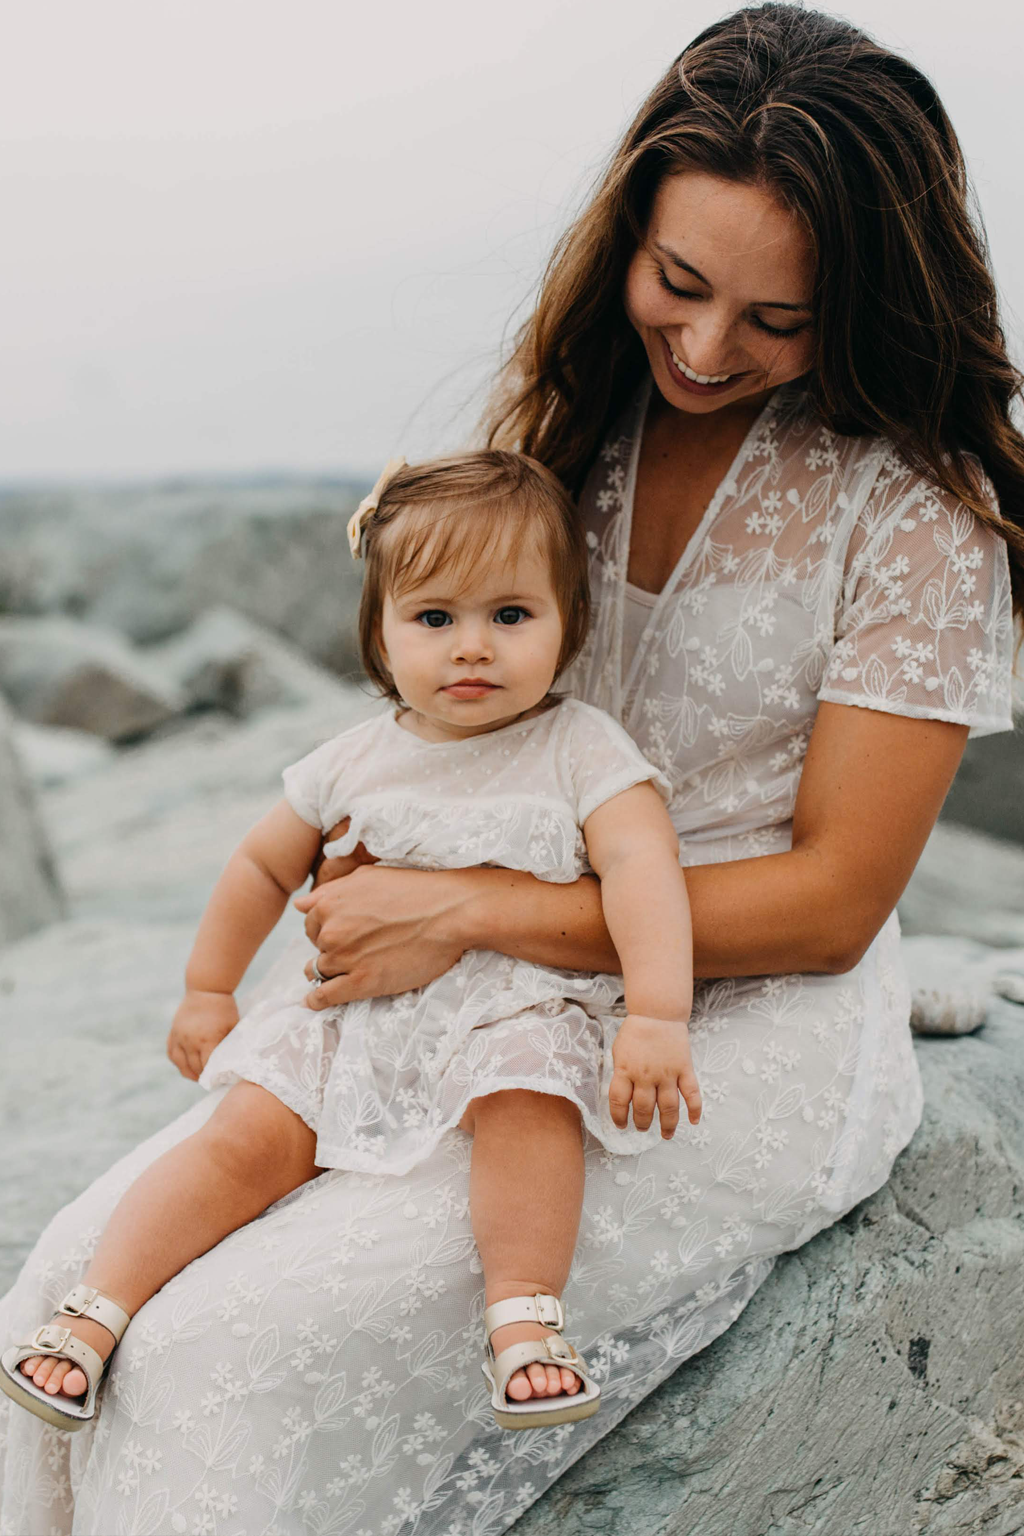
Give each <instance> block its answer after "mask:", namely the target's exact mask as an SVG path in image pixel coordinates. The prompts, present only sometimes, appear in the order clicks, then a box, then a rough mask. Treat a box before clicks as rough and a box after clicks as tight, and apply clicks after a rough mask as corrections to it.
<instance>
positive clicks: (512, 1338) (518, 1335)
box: [491, 1323, 581, 1403]
mask: <svg viewBox="0 0 1024 1536" xmlns="http://www.w3.org/2000/svg"><path fill="white" fill-rule="evenodd" d="M552 1334H553V1330H552V1329H551V1328H545V1326H544V1324H543V1323H505V1324H503V1326H502V1327H501V1328H495V1330H494V1332H493V1333H492V1334H491V1348H492V1349H493V1350H494V1353H495V1354H496V1355H500V1354H501V1352H502V1350H503V1349H508V1348H509V1347H510V1346H511V1345H513V1344H525V1343H527V1342H529V1343H532V1342H533V1341H534V1339H547V1338H551V1337H552ZM556 1337H557V1335H556ZM580 1386H581V1382H580V1378H579V1377H578V1376H577V1375H576V1372H575V1371H572V1370H570V1369H569V1368H568V1366H565V1365H554V1364H546V1365H544V1364H541V1362H540V1361H539V1360H538V1361H535V1362H533V1363H532V1364H530V1365H527V1366H524V1367H523V1369H522V1370H519V1371H514V1372H513V1374H512V1375H511V1376H510V1377H509V1379H508V1386H507V1387H506V1388H505V1393H506V1396H508V1397H510V1398H511V1399H512V1400H513V1402H517V1403H523V1402H526V1400H527V1399H528V1398H531V1397H558V1395H559V1394H560V1393H562V1392H564V1393H566V1394H567V1395H568V1396H569V1397H573V1396H575V1394H576V1393H577V1392H578V1391H579V1390H580Z"/></svg>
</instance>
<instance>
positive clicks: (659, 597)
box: [615, 374, 785, 705]
mask: <svg viewBox="0 0 1024 1536" xmlns="http://www.w3.org/2000/svg"><path fill="white" fill-rule="evenodd" d="M784 388H785V385H780V386H779V388H778V389H774V390H773V391H772V393H771V394H770V395H769V397H768V399H767V400H766V401H765V403H764V405H763V406H762V407H761V409H760V411H759V412H758V413H757V415H756V417H755V418H754V420H753V421H752V422H751V424H750V426H749V427H748V428H747V431H746V432H745V433H744V436H743V441H742V442H741V443H740V445H739V447H738V448H737V450H736V452H735V453H734V454H733V457H732V460H731V462H730V464H729V468H728V469H727V470H726V472H725V474H724V475H723V476H722V478H721V480H719V482H718V485H717V486H716V487H715V492H714V495H713V496H712V498H711V500H710V501H709V502H708V504H707V506H706V507H705V508H704V512H703V514H702V516H701V519H700V522H699V523H698V524H697V526H696V528H695V529H694V530H693V532H692V533H691V535H690V537H689V538H688V539H687V541H686V544H685V546H684V547H683V550H682V552H681V554H680V556H679V559H678V560H677V561H676V563H675V565H674V566H673V568H672V571H671V572H670V574H669V577H668V579H667V581H666V582H665V584H664V586H663V587H662V588H661V591H660V592H658V593H655V594H653V595H654V599H655V600H654V603H653V604H652V606H651V611H650V613H649V614H648V617H647V623H646V625H645V627H644V629H643V630H642V631H641V634H640V638H639V640H638V642H637V646H636V650H635V651H634V653H633V659H632V661H631V662H630V665H629V671H628V673H627V672H626V667H625V660H624V658H623V655H622V644H621V642H622V636H623V634H624V631H625V602H626V585H627V583H626V573H627V571H628V569H629V551H630V544H631V540H632V535H633V505H634V502H635V500H636V482H637V476H638V474H639V471H640V455H641V452H642V451H643V442H644V431H645V429H646V426H647V416H648V412H649V410H650V404H651V399H652V397H653V394H654V379H653V377H652V376H651V375H650V374H649V375H648V377H647V382H646V384H645V385H644V388H643V391H642V393H641V396H640V399H639V400H638V402H637V414H636V427H635V430H634V432H633V434H632V448H631V454H630V463H629V469H628V472H627V475H626V486H625V495H624V497H623V506H622V519H623V532H622V548H623V549H624V551H625V554H624V558H623V562H622V573H621V576H620V579H619V582H618V584H617V590H616V594H615V601H616V606H617V612H616V616H615V624H616V630H617V633H618V635H619V657H618V679H619V686H620V689H621V694H620V696H621V698H622V701H623V704H624V705H626V704H627V702H628V700H629V699H630V698H631V696H632V693H633V689H634V687H635V685H636V680H637V678H638V677H639V675H640V669H641V667H642V666H643V664H644V658H645V656H646V654H647V651H648V648H649V646H650V641H651V636H652V635H654V634H656V633H657V632H658V630H659V628H660V626H661V623H662V618H663V614H664V610H665V604H666V603H667V602H668V601H669V600H670V598H671V597H672V596H673V595H674V593H675V591H676V588H677V587H678V585H679V582H680V580H681V579H682V577H683V575H684V574H685V573H686V571H687V569H688V568H689V566H690V565H692V563H693V561H694V559H695V558H696V555H697V552H698V550H699V548H700V546H701V545H702V544H703V542H704V540H705V538H706V536H707V533H708V529H709V528H710V527H711V525H712V523H713V522H714V521H715V519H716V518H717V516H718V514H719V512H720V511H721V508H722V503H723V502H724V500H725V497H726V494H727V490H726V488H727V487H728V486H731V485H732V484H733V482H734V480H735V477H736V472H737V470H738V469H739V468H740V466H741V465H742V464H743V463H744V462H745V461H746V459H747V457H748V456H749V453H750V449H751V447H752V445H753V444H754V443H755V442H756V441H757V439H758V436H759V435H760V432H761V430H762V427H763V425H764V423H765V420H766V419H767V417H768V415H769V413H770V412H771V411H772V410H773V409H774V406H775V402H776V401H777V399H778V397H779V394H780V392H781V390H782V389H784Z"/></svg>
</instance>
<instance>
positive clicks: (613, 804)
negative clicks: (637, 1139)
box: [583, 782, 701, 1138]
mask: <svg viewBox="0 0 1024 1536" xmlns="http://www.w3.org/2000/svg"><path fill="white" fill-rule="evenodd" d="M583 836H584V839H585V840H586V844H587V853H588V856H589V858H590V863H591V866H592V868H593V869H594V872H595V873H596V874H597V875H599V876H600V880H601V902H602V906H603V909H604V919H605V922H606V924H607V925H608V932H609V934H610V935H611V937H612V941H613V942H614V944H615V948H616V950H617V951H618V955H619V958H620V960H621V962H622V975H623V980H624V982H625V995H626V1008H627V1009H628V1013H627V1016H626V1018H625V1020H624V1021H623V1024H622V1026H621V1028H620V1029H619V1032H618V1034H617V1036H616V1038H615V1044H614V1045H613V1047H612V1059H613V1061H614V1063H615V1073H614V1076H613V1077H612V1084H611V1091H610V1093H609V1107H610V1110H611V1116H612V1119H613V1120H614V1122H615V1124H616V1125H617V1126H619V1127H620V1128H621V1129H625V1127H626V1125H627V1123H628V1120H629V1106H630V1102H632V1105H633V1123H634V1124H635V1125H636V1127H637V1129H638V1130H641V1131H645V1130H647V1129H648V1127H649V1126H650V1125H651V1122H652V1120H653V1118H654V1110H655V1108H657V1110H658V1113H659V1116H660V1120H661V1134H662V1136H663V1137H665V1138H668V1137H670V1136H672V1135H673V1134H674V1132H675V1129H676V1126H677V1125H678V1123H679V1095H680V1093H681V1094H682V1096H683V1098H684V1099H685V1101H686V1105H687V1110H688V1112H689V1118H690V1121H691V1123H693V1124H694V1125H695V1124H696V1123H697V1121H698V1120H699V1119H700V1113H701V1100H700V1089H699V1087H698V1085H697V1079H696V1076H695V1075H694V1071H693V1062H692V1059H691V1056H690V1035H689V1030H688V1029H687V1020H688V1019H689V1017H690V1009H691V1006H692V1003H693V942H692V938H691V933H690V903H689V900H688V899H687V895H686V882H685V880H684V878H683V872H682V870H681V869H680V867H679V840H678V838H677V836H676V833H675V829H674V828H673V826H672V823H671V821H670V820H669V816H668V812H667V811H666V810H665V806H664V803H663V801H662V799H661V797H660V796H659V794H658V791H657V790H656V789H655V788H654V785H653V784H651V783H650V782H645V783H642V784H634V785H633V786H632V788H631V789H627V790H624V791H623V792H622V794H619V795H616V796H615V797H614V798H613V799H611V800H607V801H605V803H604V804H603V805H600V806H598V808H597V810H596V811H594V812H592V813H591V815H590V816H588V817H587V819H586V821H585V823H584V825H583Z"/></svg>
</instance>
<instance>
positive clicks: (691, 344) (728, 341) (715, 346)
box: [678, 311, 733, 374]
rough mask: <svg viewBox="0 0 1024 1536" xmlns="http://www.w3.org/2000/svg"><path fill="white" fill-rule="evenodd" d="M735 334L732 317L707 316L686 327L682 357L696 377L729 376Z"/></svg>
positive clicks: (713, 314)
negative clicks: (698, 375)
mask: <svg viewBox="0 0 1024 1536" xmlns="http://www.w3.org/2000/svg"><path fill="white" fill-rule="evenodd" d="M731 331H732V322H731V320H730V318H729V316H728V315H725V314H716V313H714V312H713V311H712V312H705V313H704V314H702V315H701V316H700V317H699V318H697V317H695V318H694V319H693V320H692V321H689V322H688V323H687V324H686V325H684V326H683V334H682V338H681V342H680V346H681V348H682V350H681V351H680V352H679V353H678V355H679V357H681V358H682V360H683V362H684V363H686V365H687V367H689V368H692V369H693V371H694V373H710V374H716V373H728V372H729V371H730V367H731V363H730V357H731V354H732V351H733V346H732V338H731Z"/></svg>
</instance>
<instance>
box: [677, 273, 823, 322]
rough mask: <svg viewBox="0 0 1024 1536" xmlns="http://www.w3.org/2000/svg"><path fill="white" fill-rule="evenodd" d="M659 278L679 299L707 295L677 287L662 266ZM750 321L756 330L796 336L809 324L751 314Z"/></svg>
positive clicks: (698, 297)
mask: <svg viewBox="0 0 1024 1536" xmlns="http://www.w3.org/2000/svg"><path fill="white" fill-rule="evenodd" d="M658 279H659V281H660V283H661V286H662V287H663V288H664V289H665V292H666V293H671V294H672V295H673V296H674V297H675V298H677V299H703V298H704V297H705V295H704V294H703V293H697V292H695V291H694V290H693V289H692V288H677V287H676V286H675V284H674V283H670V282H669V280H668V273H667V272H664V271H663V270H662V269H661V268H660V267H659V268H658ZM750 323H751V325H752V326H753V327H754V329H755V330H758V331H765V332H766V333H767V334H768V335H769V336H796V335H797V334H798V333H799V332H800V331H802V330H805V329H806V328H807V325H808V322H807V321H806V320H804V321H802V322H801V324H800V325H787V326H779V325H769V324H768V323H767V321H765V320H762V319H761V317H760V315H751V317H750Z"/></svg>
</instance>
